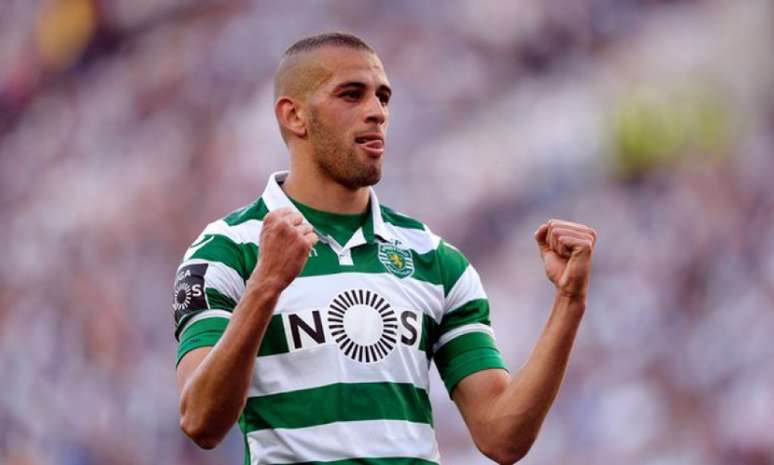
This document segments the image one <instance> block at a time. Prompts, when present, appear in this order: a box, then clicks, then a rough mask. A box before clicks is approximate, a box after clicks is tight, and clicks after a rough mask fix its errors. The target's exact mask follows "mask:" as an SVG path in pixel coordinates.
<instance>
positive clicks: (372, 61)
mask: <svg viewBox="0 0 774 465" xmlns="http://www.w3.org/2000/svg"><path fill="white" fill-rule="evenodd" d="M275 93H276V100H275V107H274V110H275V113H276V117H277V121H278V122H279V128H280V132H281V134H282V137H283V139H284V140H285V142H286V144H287V147H288V151H289V153H290V170H289V172H281V173H275V174H273V175H272V176H271V177H270V179H269V180H268V183H267V186H266V188H265V190H264V192H263V194H262V195H261V196H260V197H259V198H258V199H257V200H256V201H255V202H253V203H252V204H250V205H248V206H246V207H244V208H242V209H240V210H237V211H235V212H233V213H231V214H229V215H228V216H226V217H224V218H223V219H221V220H218V221H215V222H214V223H211V224H210V225H208V226H207V227H206V228H205V229H204V231H203V232H202V234H201V235H200V236H199V237H198V238H197V239H196V241H195V242H194V243H193V244H192V245H191V247H190V248H189V249H188V251H187V252H186V254H185V256H184V258H183V262H182V264H181V265H180V268H179V269H178V272H177V278H176V283H175V302H174V305H173V307H174V310H175V321H176V333H175V335H176V337H177V338H178V340H179V349H178V357H177V363H178V364H177V383H178V387H179V391H180V416H181V419H180V426H181V428H182V430H183V431H184V432H185V433H186V434H187V435H188V436H190V437H191V438H192V439H193V440H194V441H195V442H196V443H197V444H198V445H199V446H201V447H204V448H212V447H215V445H217V444H218V443H219V441H221V440H222V439H223V437H224V436H225V435H226V433H227V431H228V430H229V429H230V428H231V426H232V425H233V424H234V423H235V422H237V421H238V423H239V426H240V428H241V430H242V432H243V434H244V438H245V454H246V456H245V463H252V464H290V463H305V464H308V463H316V464H318V463H330V464H333V463H335V464H337V465H345V464H354V463H358V464H381V465H389V464H394V465H397V464H425V465H426V464H437V463H440V456H439V451H438V446H437V443H436V440H435V436H434V433H433V427H432V415H431V407H430V402H429V399H428V370H429V367H430V363H431V361H435V363H436V365H437V367H438V370H439V372H440V374H441V377H442V379H443V381H444V384H445V386H446V388H447V390H448V392H449V394H450V396H451V398H452V399H453V400H454V402H455V403H456V405H457V406H458V408H459V409H460V411H461V412H462V416H463V418H464V420H465V423H466V424H467V426H468V428H469V430H470V433H471V435H472V437H473V439H474V441H475V443H476V445H477V446H478V448H479V449H480V450H481V452H482V453H484V454H485V455H486V456H488V457H489V458H491V459H492V460H494V461H496V462H498V463H513V462H515V461H517V460H519V459H520V458H522V457H523V456H524V455H525V454H526V453H527V451H528V450H529V448H530V446H531V445H532V443H533V442H534V441H535V438H536V437H537V434H538V430H539V429H540V426H541V423H542V422H543V419H544V418H545V416H546V414H547V412H548V410H549V408H550V406H551V404H552V403H553V400H554V398H555V397H556V394H557V391H558V390H559V386H560V384H561V381H562V378H563V375H564V372H565V368H566V366H567V362H568V358H569V355H570V350H571V347H572V345H573V342H574V339H575V334H576V331H577V328H578V325H579V324H580V321H581V318H582V316H583V313H584V310H585V306H586V291H587V288H588V281H589V273H590V271H591V254H592V251H593V249H594V242H595V237H596V233H595V232H594V230H593V229H591V228H588V227H586V226H583V225H580V224H576V223H571V222H567V221H559V220H551V221H548V222H547V223H545V224H543V225H541V226H540V227H539V228H538V229H537V231H536V232H535V239H536V242H537V245H538V247H539V250H540V254H541V256H542V258H543V262H544V264H545V272H546V274H547V275H548V278H549V279H550V280H551V282H553V283H554V285H555V286H556V298H555V301H554V304H553V308H552V309H551V313H550V316H549V318H548V321H547V323H546V326H545V329H544V330H543V333H542V335H541V336H540V338H539V340H538V342H537V344H536V346H535V348H534V351H533V352H532V354H531V356H530V357H529V359H528V360H527V362H526V364H525V365H524V366H523V367H522V368H521V369H520V370H518V371H517V372H515V373H514V374H510V373H509V372H508V371H507V370H506V369H505V364H504V363H503V360H502V358H501V356H500V353H499V352H498V349H497V346H496V345H495V339H494V335H493V332H492V329H491V327H490V322H489V304H488V300H487V297H486V294H485V293H484V289H483V287H482V285H481V282H480V279H479V275H478V274H477V273H476V271H475V269H474V268H473V267H472V266H471V265H470V264H469V263H468V261H467V260H466V259H465V257H464V256H463V255H462V254H461V253H460V251H459V250H457V249H455V248H454V247H452V246H451V245H449V244H448V243H446V242H445V241H444V240H443V239H441V238H439V237H438V236H436V235H435V234H433V233H432V232H431V231H430V230H429V229H428V228H427V227H426V226H425V225H424V224H422V223H421V222H419V221H417V220H414V219H411V218H409V217H407V216H404V215H401V214H398V213H396V212H395V211H393V210H391V209H389V208H387V207H385V206H383V205H381V204H380V203H379V201H378V199H377V197H376V195H375V193H374V191H373V189H372V188H371V186H373V185H374V184H376V183H377V182H378V181H379V179H380V177H381V173H382V162H383V158H384V153H385V136H386V131H387V125H388V120H389V102H390V96H391V93H392V89H391V88H390V84H389V81H388V80H387V76H386V75H385V72H384V68H383V66H382V63H381V61H380V60H379V57H378V56H377V55H376V53H375V52H374V51H373V50H372V49H371V48H370V47H369V46H368V45H367V44H365V43H364V42H363V41H362V40H361V39H359V38H357V37H355V36H352V35H349V34H342V33H327V34H322V35H318V36H314V37H310V38H306V39H303V40H300V41H298V42H297V43H295V44H294V45H292V46H291V47H290V48H289V49H288V50H287V51H286V52H285V54H284V56H283V58H282V60H281V62H280V64H279V68H278V70H277V73H276V78H275ZM502 331H507V329H504V330H502Z"/></svg>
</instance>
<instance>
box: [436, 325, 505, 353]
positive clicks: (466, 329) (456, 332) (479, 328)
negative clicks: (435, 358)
mask: <svg viewBox="0 0 774 465" xmlns="http://www.w3.org/2000/svg"><path fill="white" fill-rule="evenodd" d="M475 332H479V333H486V334H488V335H490V336H492V337H493V338H494V331H493V330H492V328H491V327H489V326H487V325H485V324H483V323H471V324H469V325H465V326H460V327H459V328H454V329H452V330H451V331H449V332H447V333H446V334H444V335H443V336H441V337H439V338H438V342H436V343H435V345H433V352H434V353H436V352H438V350H439V349H440V348H441V347H443V346H444V345H446V343H447V342H449V341H451V340H452V339H454V338H456V337H458V336H462V335H463V334H468V333H475Z"/></svg>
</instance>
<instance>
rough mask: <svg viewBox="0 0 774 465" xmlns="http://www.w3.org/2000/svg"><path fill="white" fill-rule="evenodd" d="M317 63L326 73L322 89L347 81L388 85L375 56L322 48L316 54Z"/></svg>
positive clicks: (363, 52)
mask: <svg viewBox="0 0 774 465" xmlns="http://www.w3.org/2000/svg"><path fill="white" fill-rule="evenodd" d="M316 58H317V60H319V61H318V63H319V64H320V65H321V66H322V67H324V68H325V69H326V71H328V73H326V74H328V76H327V79H325V82H323V83H322V86H321V87H323V88H328V87H336V86H337V85H339V84H341V83H343V82H348V81H359V82H362V83H364V84H366V85H372V86H374V87H379V86H381V85H389V81H388V80H387V75H386V73H385V72H384V66H383V65H382V62H381V60H379V57H378V56H376V54H374V53H371V52H369V51H367V50H358V49H351V48H346V47H324V48H322V49H320V50H319V51H318V52H317V56H316Z"/></svg>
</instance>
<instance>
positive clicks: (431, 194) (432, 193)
mask: <svg viewBox="0 0 774 465" xmlns="http://www.w3.org/2000/svg"><path fill="white" fill-rule="evenodd" d="M328 30H345V31H350V32H353V33H356V34H358V35H361V36H362V37H364V38H365V39H366V40H367V41H368V42H370V43H371V44H372V45H373V46H374V48H375V49H376V50H377V51H378V52H379V54H380V55H381V57H382V59H383V61H384V63H385V67H386V70H387V73H388V76H389V77H390V79H391V81H392V85H393V88H394V99H393V103H392V104H391V105H392V109H391V118H392V119H391V127H390V134H389V138H388V151H387V160H386V173H385V176H384V179H383V181H382V182H381V183H380V184H379V186H377V190H378V192H379V193H380V198H381V200H382V201H383V202H384V203H386V204H388V205H390V206H393V207H395V208H396V209H398V210H400V211H403V212H405V213H407V214H409V215H411V216H415V217H418V218H421V219H423V220H424V221H425V222H427V223H428V224H429V225H430V226H431V227H432V228H433V230H434V231H435V232H436V233H438V234H440V235H442V236H444V237H446V238H447V239H448V240H449V241H450V242H452V243H454V244H456V245H457V246H458V247H459V248H460V249H461V250H462V251H463V252H464V253H465V254H466V255H467V256H468V257H469V258H470V259H471V261H472V262H473V263H474V264H475V265H476V267H477V268H478V270H479V271H480V273H481V275H482V277H483V280H484V284H485V287H486V289H487V292H488V293H489V296H490V298H491V301H492V307H493V309H492V319H493V323H494V327H495V331H496V333H497V336H498V342H499V345H500V347H501V349H502V351H503V353H504V355H505V357H506V359H507V361H508V363H509V365H510V366H511V368H512V370H516V369H518V367H519V366H520V365H521V364H522V363H523V362H524V360H525V359H526V357H527V356H528V354H529V351H530V349H531V347H532V346H533V344H534V343H535V341H536V339H537V337H538V335H539V333H540V330H541V328H542V325H543V323H544V321H545V319H546V316H547V313H548V310H549V308H550V305H551V301H552V293H553V291H552V288H551V285H550V284H549V283H548V282H547V280H546V279H545V277H544V275H543V270H542V265H541V263H540V261H539V258H538V254H537V249H536V247H535V245H534V243H533V239H532V232H533V231H534V230H535V228H536V227H537V226H538V225H539V224H540V223H541V222H543V221H544V220H546V219H548V218H551V217H561V218H566V219H570V220H575V221H580V222H584V223H587V224H590V225H592V226H594V227H595V228H597V230H598V232H599V243H598V249H597V251H596V255H595V263H594V274H593V279H592V285H591V290H590V297H589V307H588V310H587V314H586V317H585V320H584V322H583V325H582V327H581V330H580V334H579V336H578V341H577V344H576V347H575V349H574V353H573V357H572V361H571V367H570V369H569V371H568V373H567V376H566V379H565V384H564V386H563V388H562V390H561V392H560V394H559V397H558V399H557V402H556V404H555V406H554V408H553V410H552V411H551V413H550V414H549V416H548V418H547V420H546V423H545V425H544V428H543V431H542V433H541V436H540V437H539V439H538V441H537V443H536V444H535V446H534V447H533V449H532V451H531V452H530V454H529V455H528V456H527V458H526V459H524V461H523V463H525V464H528V465H542V464H546V465H548V464H560V463H567V464H580V465H583V464H589V465H592V464H594V465H597V464H603V463H609V464H620V465H626V464H650V465H668V464H680V465H736V464H739V465H742V464H746V465H766V464H774V311H773V308H774V182H772V179H773V178H774V3H772V2H771V1H770V0H739V1H728V0H692V1H687V0H686V1H676V0H674V1H666V0H662V1H658V0H562V1H542V0H520V1H505V0H502V1H494V0H492V1H489V0H487V1H465V0H453V1H446V2H415V1H411V0H403V1H390V2H386V1H365V0H364V1H357V0H341V1H287V2H274V1H256V2H251V1H187V2H179V1H174V0H45V1H44V0H2V2H0V217H2V225H3V227H2V228H0V237H1V238H2V239H3V240H2V241H0V243H2V244H3V251H2V255H3V263H4V265H3V266H2V267H0V463H2V464H7V465H103V464H110V465H124V464H125V465H130V464H132V465H133V464H138V465H144V464H168V465H176V464H180V465H183V464H187V465H208V464H227V463H231V464H237V463H241V460H242V444H241V440H240V438H239V436H238V435H237V434H235V433H233V432H232V434H230V435H229V437H228V439H227V441H226V442H225V443H224V444H223V445H221V446H220V447H219V448H217V449H215V450H213V451H202V450H198V449H196V448H195V446H194V445H193V444H192V443H191V442H190V441H189V440H187V439H186V438H185V437H184V436H183V435H182V433H181V432H180V431H179V428H178V414H177V394H176V388H175V381H174V365H175V349H176V342H175V340H174V337H173V317H172V310H171V302H172V290H171V286H172V280H173V275H174V271H175V268H176V266H177V264H178V263H179V260H180V258H181V256H182V254H183V252H184V250H185V248H186V247H187V245H188V244H189V243H190V242H191V241H192V240H193V239H194V238H195V237H196V236H197V235H198V233H199V232H200V231H201V229H202V228H203V227H204V225H205V224H206V223H208V222H209V221H212V220H214V219H216V218H218V217H221V216H222V215H223V214H225V213H226V212H229V211H231V210H233V209H235V208H237V207H240V206H242V205H245V204H247V203H249V202H251V201H252V200H253V199H254V198H255V197H256V196H258V195H260V193H261V192H262V189H263V187H264V185H265V181H266V178H267V176H268V174H269V173H270V172H272V171H274V170H278V169H282V168H284V167H285V166H287V155H286V152H285V147H284V146H283V144H282V141H281V139H280V137H279V133H278V130H277V126H276V123H275V121H274V117H273V113H272V90H271V79H272V74H273V72H274V69H275V66H276V63H277V61H278V58H279V56H280V55H281V53H282V52H283V51H284V49H285V48H286V47H287V46H288V45H289V44H290V43H292V42H293V41H295V40H296V39H298V38H300V37H302V36H306V35H310V34H313V33H317V32H322V31H328ZM433 379H434V383H433V390H432V398H433V403H434V415H435V425H436V430H437V432H438V436H439V441H440V446H441V453H442V458H443V463H444V464H446V465H471V464H484V463H489V462H488V461H487V460H486V459H485V458H483V457H482V456H480V455H479V454H478V452H476V451H475V448H474V446H473V445H472V442H471V441H470V439H469V438H468V434H467V431H466V429H465V427H464V424H463V423H462V420H461V418H460V416H459V414H458V413H457V411H456V408H455V407H454V405H453V403H452V402H451V401H450V400H449V399H448V396H447V395H446V393H445V391H444V389H443V386H442V383H440V382H439V380H438V378H437V375H434V378H433Z"/></svg>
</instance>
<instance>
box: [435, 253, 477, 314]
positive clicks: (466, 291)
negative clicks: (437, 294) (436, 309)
mask: <svg viewBox="0 0 774 465" xmlns="http://www.w3.org/2000/svg"><path fill="white" fill-rule="evenodd" d="M475 299H486V292H484V287H483V286H482V285H481V278H480V277H479V276H478V273H477V272H476V269H475V268H473V266H472V265H468V267H467V268H465V271H464V272H463V273H462V275H461V276H460V277H459V278H458V279H457V282H456V283H454V286H453V287H452V288H451V290H450V291H449V295H448V296H446V305H444V313H446V312H449V311H451V310H454V309H455V308H457V307H459V306H460V305H462V304H465V303H468V302H470V301H471V300H475Z"/></svg>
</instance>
